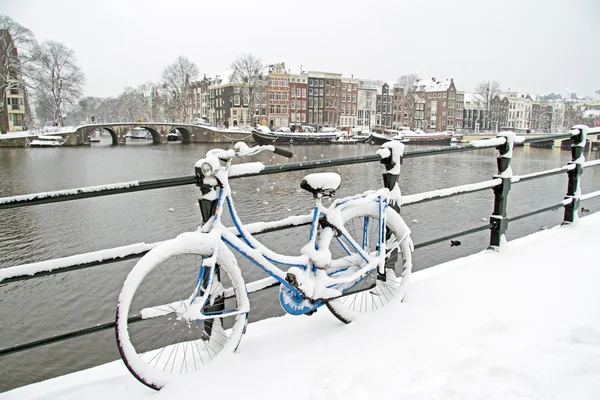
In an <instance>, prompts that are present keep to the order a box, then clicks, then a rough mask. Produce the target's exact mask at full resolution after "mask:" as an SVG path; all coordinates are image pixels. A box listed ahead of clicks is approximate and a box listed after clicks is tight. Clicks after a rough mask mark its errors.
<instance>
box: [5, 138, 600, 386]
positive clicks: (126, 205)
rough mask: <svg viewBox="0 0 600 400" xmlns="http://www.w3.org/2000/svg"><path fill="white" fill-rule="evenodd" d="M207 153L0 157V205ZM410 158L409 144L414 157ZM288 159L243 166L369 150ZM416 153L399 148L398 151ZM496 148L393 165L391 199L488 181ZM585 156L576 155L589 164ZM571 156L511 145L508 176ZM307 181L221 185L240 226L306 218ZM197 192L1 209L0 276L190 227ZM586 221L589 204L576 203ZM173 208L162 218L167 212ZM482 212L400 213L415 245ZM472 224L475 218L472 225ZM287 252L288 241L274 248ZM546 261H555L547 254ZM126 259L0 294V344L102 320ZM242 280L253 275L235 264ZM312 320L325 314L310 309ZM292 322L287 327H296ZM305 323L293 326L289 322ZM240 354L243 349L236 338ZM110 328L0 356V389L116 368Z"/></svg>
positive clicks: (540, 194) (481, 198)
mask: <svg viewBox="0 0 600 400" xmlns="http://www.w3.org/2000/svg"><path fill="white" fill-rule="evenodd" d="M209 148H210V146H208V145H198V144H193V145H181V144H180V143H168V144H167V145H160V146H153V145H150V144H149V143H131V144H128V145H126V146H119V147H112V146H110V145H109V140H108V138H102V142H101V143H99V144H94V145H92V146H91V147H89V148H49V149H21V148H0V182H1V183H0V197H5V196H13V195H21V194H29V193H37V192H44V191H53V190H59V189H72V188H77V187H84V186H93V185H102V184H109V183H117V182H126V181H131V180H139V181H144V180H152V179H161V178H168V177H179V176H189V175H192V174H193V173H194V163H195V162H196V161H197V160H198V159H199V158H202V157H203V156H204V154H205V153H206V151H207V150H208V149H209ZM417 148H421V147H417ZM289 149H291V150H292V151H293V152H294V154H295V157H294V158H293V159H292V160H290V161H288V160H287V159H284V158H282V157H279V156H277V155H273V154H270V153H262V154H260V155H259V156H257V157H254V158H253V159H251V160H248V161H262V162H263V163H265V164H276V163H287V162H297V161H303V160H315V159H325V158H339V157H349V156H355V155H361V154H374V152H375V151H376V150H377V149H378V147H377V146H371V145H366V144H365V145H362V144H361V145H354V146H353V145H346V146H344V145H322V146H292V147H289ZM412 149H415V148H414V147H410V146H407V150H412ZM495 156H496V152H495V150H491V149H487V150H478V151H473V152H460V153H454V154H443V155H437V156H430V157H421V158H411V159H407V160H405V162H404V164H403V167H402V173H401V178H400V184H401V188H402V193H404V194H414V193H419V192H423V191H427V190H434V189H440V188H444V187H451V186H456V185H462V184H467V183H474V182H479V181H483V180H488V179H491V177H492V176H493V175H494V173H495V171H496V160H495ZM598 157H599V156H598V153H596V152H592V153H588V154H587V155H586V158H587V159H588V160H592V159H596V158H598ZM569 160H570V152H567V151H561V150H559V149H553V150H548V149H536V148H529V147H524V148H517V149H516V151H515V155H514V158H513V162H512V168H513V171H514V173H515V174H526V173H531V172H537V171H542V170H546V169H550V168H556V167H559V166H561V165H563V164H565V163H566V162H567V161H569ZM328 170H329V171H336V172H339V173H340V174H341V175H342V187H341V189H340V190H339V191H338V197H340V196H344V195H348V194H353V193H356V192H359V191H364V190H366V189H376V188H378V187H380V186H381V173H382V166H381V165H380V164H379V163H369V164H359V165H351V166H342V167H334V168H330V169H328ZM310 172H315V171H309V172H307V171H300V172H291V173H287V174H285V175H269V176H263V177H256V178H245V179H237V180H234V181H232V187H233V191H234V200H235V204H236V208H237V211H238V212H239V214H240V215H241V217H242V220H243V221H244V222H246V223H250V222H256V221H270V220H273V219H279V218H283V217H286V216H289V215H297V214H307V213H309V212H310V208H311V206H312V204H313V199H312V196H311V195H310V194H308V193H306V192H304V191H301V190H300V189H299V184H300V181H301V180H302V177H303V176H304V175H306V174H308V173H310ZM566 182H567V181H566V175H560V176H554V177H549V178H544V179H539V180H534V181H531V182H527V183H520V184H515V185H513V188H512V190H511V194H510V197H509V207H508V213H509V216H510V215H513V216H514V215H518V214H522V213H524V212H527V211H531V210H535V209H537V208H541V207H544V206H549V205H552V204H555V203H557V202H559V201H561V200H562V199H563V196H564V193H565V192H566V187H567V183H566ZM598 189H600V168H587V169H585V170H584V175H583V182H582V191H583V193H587V192H590V191H594V190H598ZM198 193H199V191H198V189H197V188H196V187H195V186H194V185H189V186H184V187H178V188H166V189H158V190H152V191H146V192H138V193H132V194H121V195H114V196H106V197H102V198H93V199H85V200H77V201H69V202H64V203H57V204H46V205H39V206H33V207H25V208H18V209H10V210H0V268H5V267H9V266H13V265H20V264H24V263H30V262H36V261H42V260H48V259H53V258H57V257H64V256H69V255H73V254H78V253H83V252H88V251H95V250H101V249H107V248H112V247H117V246H123V245H126V244H132V243H138V242H148V243H150V242H155V241H159V240H165V239H169V238H172V237H174V236H176V235H177V234H179V233H181V232H185V231H189V230H195V229H196V228H197V227H198V226H199V224H200V212H199V210H198V205H197V196H198ZM583 205H584V206H585V207H586V208H588V209H590V210H591V211H592V212H593V211H597V210H599V209H600V201H599V200H598V199H594V200H589V201H586V202H585V203H584V204H583ZM169 209H173V211H172V212H171V211H169ZM492 209H493V195H492V191H491V190H489V191H484V192H478V193H474V194H470V195H461V196H457V197H452V198H449V199H445V200H437V201H433V202H428V203H424V204H419V205H414V206H407V207H405V208H403V210H402V215H403V217H404V218H405V220H406V221H407V223H408V225H409V226H410V227H411V229H412V231H413V240H414V241H415V243H419V242H423V241H426V240H430V239H433V238H436V237H440V236H443V235H446V234H448V233H452V232H458V231H460V230H463V229H468V228H474V227H477V226H480V225H482V224H486V223H487V219H489V216H490V214H491V213H492ZM562 217H563V211H562V209H561V210H557V211H550V212H547V213H543V214H539V215H536V216H533V217H531V218H526V219H523V220H519V221H516V222H513V223H511V224H510V226H509V230H508V233H507V237H508V239H509V240H511V239H515V238H518V237H521V236H524V235H526V234H529V233H532V232H536V231H538V230H539V229H541V228H542V227H550V226H554V225H557V224H559V223H560V222H561V221H562ZM483 219H486V221H484V220H483ZM259 238H260V239H261V240H263V241H264V242H265V243H267V244H268V245H269V246H270V247H272V248H273V249H274V250H276V251H280V252H282V253H291V254H298V253H299V249H300V248H301V246H302V244H304V242H305V241H306V240H307V230H306V228H296V229H292V230H289V231H284V232H277V233H270V234H265V235H261V236H260V237H259ZM460 240H461V242H462V245H461V246H460V247H452V248H451V247H450V246H449V242H448V243H445V242H444V243H440V244H437V245H433V246H429V247H425V248H421V249H418V250H417V251H416V252H415V254H414V257H413V258H414V263H415V269H416V270H418V269H422V268H426V267H430V266H432V265H436V264H439V263H441V262H445V261H448V260H451V259H454V258H457V257H462V256H465V255H468V254H473V253H475V252H478V251H481V250H483V249H485V248H486V247H487V244H488V241H489V232H487V231H484V232H481V233H478V234H474V235H469V236H465V237H461V238H460ZM288 242H289V243H292V245H289V244H287V245H286V243H288ZM556 251H567V249H557V250H556ZM135 262H136V261H135V260H131V261H126V262H121V263H114V264H109V265H106V266H100V267H96V268H93V269H88V270H85V271H74V272H71V273H65V274H60V275H57V276H51V277H45V278H39V279H31V280H28V281H24V282H18V283H13V284H4V285H2V284H0V348H6V347H9V346H12V345H15V344H19V343H25V342H30V341H33V340H38V339H42V338H45V337H48V336H51V335H56V334H62V333H65V332H68V331H71V330H76V329H81V328H86V327H90V326H94V325H96V324H102V323H106V322H109V321H112V320H114V314H115V306H116V303H117V297H118V293H119V290H120V287H121V285H122V282H123V280H124V279H125V276H126V275H127V273H128V272H129V270H130V269H131V267H133V265H134V264H135ZM240 264H241V265H242V270H243V273H244V276H245V278H246V281H247V282H251V281H253V280H255V279H258V278H261V277H263V276H265V274H264V273H263V272H261V271H260V270H258V269H257V268H255V267H252V266H249V265H248V263H247V262H245V260H240ZM251 304H252V312H251V320H252V321H256V320H258V319H262V318H266V317H269V316H275V315H281V314H282V311H281V308H280V306H279V303H278V300H277V291H276V289H269V290H266V291H264V292H261V293H258V294H254V295H251ZM322 312H326V310H323V311H322ZM299 318H300V317H299ZM301 318H306V317H301ZM242 345H243V342H242ZM118 358H119V355H118V350H117V347H116V344H115V341H114V332H113V331H112V330H110V331H106V332H103V333H99V334H93V335H88V336H84V337H80V338H77V339H74V340H69V341H64V342H61V343H57V344H53V345H50V346H44V347H40V348H36V349H32V350H28V351H24V352H20V353H16V354H12V355H8V356H4V357H1V358H0V377H2V378H1V379H0V392H2V391H6V390H9V389H11V388H15V387H18V386H22V385H26V384H28V383H32V382H37V381H40V380H44V379H48V378H51V377H54V376H58V375H63V374H65V373H68V372H72V371H77V370H81V369H84V368H88V367H91V366H94V365H98V364H101V363H105V362H108V361H112V360H115V359H118Z"/></svg>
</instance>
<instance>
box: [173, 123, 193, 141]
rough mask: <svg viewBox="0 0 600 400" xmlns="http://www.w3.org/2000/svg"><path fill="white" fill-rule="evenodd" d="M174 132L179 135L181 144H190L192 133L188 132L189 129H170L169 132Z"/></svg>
mask: <svg viewBox="0 0 600 400" xmlns="http://www.w3.org/2000/svg"><path fill="white" fill-rule="evenodd" d="M176 130H177V131H178V132H179V133H180V134H181V143H184V144H188V143H192V132H191V131H190V129H189V128H188V127H185V126H174V127H173V129H171V132H175V131H176ZM171 132H169V133H171Z"/></svg>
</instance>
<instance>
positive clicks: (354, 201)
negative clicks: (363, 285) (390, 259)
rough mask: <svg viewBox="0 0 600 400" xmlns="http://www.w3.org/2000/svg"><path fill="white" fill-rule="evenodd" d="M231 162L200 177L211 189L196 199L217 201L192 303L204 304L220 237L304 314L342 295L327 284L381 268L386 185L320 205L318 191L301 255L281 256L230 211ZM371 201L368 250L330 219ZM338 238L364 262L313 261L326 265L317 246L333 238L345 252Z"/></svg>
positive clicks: (286, 304)
mask: <svg viewBox="0 0 600 400" xmlns="http://www.w3.org/2000/svg"><path fill="white" fill-rule="evenodd" d="M230 167H231V158H229V159H227V160H226V167H225V168H224V169H223V170H220V171H219V172H217V173H216V174H215V175H214V176H213V177H203V178H202V177H201V178H202V179H203V183H208V184H209V185H210V186H211V187H212V191H210V192H209V193H207V194H204V195H203V196H202V197H201V199H202V198H204V199H211V200H213V199H214V197H215V195H216V198H217V200H216V207H215V209H214V211H215V212H214V215H213V216H212V217H211V218H210V219H209V220H208V221H206V222H205V224H204V225H203V227H202V232H203V233H205V234H207V237H212V240H214V241H215V243H214V246H213V249H214V253H213V255H212V256H211V257H208V258H206V259H204V260H203V264H202V269H204V271H201V273H200V274H199V276H198V282H197V285H196V291H195V293H194V294H193V295H192V297H191V298H190V299H191V300H192V299H196V302H197V303H198V302H199V303H200V307H202V306H203V305H204V303H205V302H206V299H207V298H208V296H209V293H210V292H211V290H212V285H213V279H212V277H213V275H214V270H215V264H216V259H217V254H218V249H219V246H218V245H217V243H216V242H217V241H219V240H220V241H223V242H225V243H226V244H227V245H229V246H230V247H231V248H233V249H234V250H236V252H238V253H239V254H241V255H242V256H244V257H245V258H247V259H248V260H250V261H251V262H252V263H253V264H255V265H256V266H258V267H259V268H261V269H262V270H263V271H265V272H266V273H267V274H269V275H270V276H271V277H273V278H274V279H275V280H277V281H278V282H279V283H280V284H281V287H280V301H281V305H282V307H283V308H284V309H285V310H286V311H287V312H288V313H291V314H305V313H307V312H310V311H312V310H314V309H316V308H318V307H320V306H322V305H323V304H325V302H326V301H327V300H330V299H333V298H337V297H341V296H343V295H344V292H340V291H338V290H336V289H332V287H333V286H336V285H340V284H346V285H347V288H346V290H345V291H347V290H349V289H351V288H352V287H354V285H356V284H357V283H358V282H360V281H361V280H362V279H364V278H365V277H366V276H367V275H368V274H369V273H371V272H372V271H373V270H374V269H375V268H378V271H379V272H380V273H383V268H384V263H385V254H386V240H385V236H384V229H385V211H386V208H387V207H388V203H389V190H388V189H380V190H378V191H368V192H365V193H362V194H359V195H355V196H349V197H346V198H343V199H340V200H336V201H334V202H333V203H332V204H331V205H330V206H329V207H324V206H323V205H322V202H321V197H320V196H317V199H316V204H315V206H314V208H313V213H312V215H313V217H312V222H311V227H310V233H309V241H308V244H307V245H305V246H304V247H303V249H302V254H301V255H299V256H286V255H283V254H279V253H276V252H274V251H272V250H270V249H268V248H267V247H266V246H264V245H263V244H262V243H260V242H259V241H258V240H257V239H256V238H254V237H253V236H252V234H251V233H249V232H248V231H247V230H246V228H245V227H244V224H243V223H242V222H241V220H240V218H239V216H238V214H237V212H236V210H235V206H234V204H233V199H232V196H231V188H230V185H229V171H230ZM212 178H215V179H212ZM373 201H376V202H377V204H378V205H379V206H378V210H379V211H378V212H379V219H378V221H379V222H378V235H377V236H378V237H377V254H376V255H372V254H368V253H367V252H366V251H365V250H364V249H365V248H366V245H367V243H366V237H365V235H364V232H363V240H362V243H357V242H356V241H355V240H354V239H353V238H352V236H351V235H349V234H348V232H347V231H346V229H345V228H344V226H343V223H341V222H340V223H335V221H336V220H337V221H340V218H338V217H339V213H340V212H341V211H342V210H345V209H348V208H351V207H356V208H358V207H360V206H361V205H364V204H366V203H369V202H373ZM225 206H227V207H228V209H229V215H230V216H231V219H232V221H233V224H234V226H235V228H236V229H237V231H238V232H239V234H240V237H238V236H236V235H235V234H234V233H232V232H231V231H230V230H229V229H227V228H226V227H224V226H223V225H222V223H221V219H222V216H223V212H224V209H225ZM336 214H337V215H336ZM319 226H323V229H322V230H321V232H320V233H318V229H319ZM365 228H366V223H365ZM217 234H218V236H217ZM340 237H341V238H343V239H344V240H345V241H346V242H347V243H348V245H349V246H351V247H352V250H354V251H355V252H357V253H358V254H359V255H360V257H361V258H362V259H363V260H364V261H365V262H366V264H365V265H364V266H363V267H362V268H361V269H359V270H358V271H355V272H352V273H350V274H344V273H343V272H344V271H343V270H341V269H340V270H328V269H324V268H326V267H327V266H328V265H318V264H319V263H321V264H323V263H324V264H328V262H331V255H329V259H327V257H326V256H324V255H323V253H322V252H320V249H321V248H322V247H328V245H329V242H330V241H331V240H332V239H333V238H335V239H336V240H338V241H339V242H340V244H341V245H342V248H344V250H345V251H346V252H347V253H348V254H350V251H349V248H348V245H346V244H345V243H344V242H342V241H341V240H340ZM323 258H324V260H323ZM275 264H281V265H286V266H288V267H290V269H289V270H288V272H284V271H283V270H282V269H281V268H279V267H277V266H276V265H275ZM205 269H209V271H208V274H207V275H208V282H206V281H204V283H203V279H205V278H203V277H206V275H205V274H206V270H205ZM290 271H294V272H296V278H298V279H300V280H301V281H302V282H301V283H302V284H303V286H304V287H303V290H301V289H300V288H299V285H298V284H296V285H294V284H293V283H292V282H290V281H289V273H290ZM334 275H335V276H334ZM286 277H288V278H286ZM201 287H202V288H204V290H203V291H204V293H203V295H201V297H199V298H196V296H197V295H198V293H199V291H200V288H201Z"/></svg>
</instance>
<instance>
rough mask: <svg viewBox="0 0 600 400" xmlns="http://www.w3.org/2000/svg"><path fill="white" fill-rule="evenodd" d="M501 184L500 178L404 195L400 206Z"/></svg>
mask: <svg viewBox="0 0 600 400" xmlns="http://www.w3.org/2000/svg"><path fill="white" fill-rule="evenodd" d="M500 184H502V180H501V179H499V178H496V179H492V180H489V181H483V182H478V183H470V184H468V185H462V186H454V187H451V188H447V189H438V190H431V191H429V192H423V193H417V194H409V195H402V197H401V199H400V204H401V205H406V204H412V203H416V202H419V201H422V200H425V199H435V198H438V197H446V196H450V195H453V194H458V193H469V192H474V191H477V190H481V189H486V188H493V187H494V186H498V185H500Z"/></svg>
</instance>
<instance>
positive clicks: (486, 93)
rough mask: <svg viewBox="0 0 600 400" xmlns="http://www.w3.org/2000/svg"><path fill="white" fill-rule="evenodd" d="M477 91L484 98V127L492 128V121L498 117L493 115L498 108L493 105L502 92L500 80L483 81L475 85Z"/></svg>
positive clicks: (486, 128)
mask: <svg viewBox="0 0 600 400" xmlns="http://www.w3.org/2000/svg"><path fill="white" fill-rule="evenodd" d="M475 93H476V94H477V95H479V96H480V97H481V98H482V100H483V101H482V102H483V107H484V110H485V118H484V126H483V129H485V130H489V129H491V121H496V120H497V119H498V116H497V115H492V114H493V113H494V112H495V111H494V110H495V109H496V108H494V107H492V101H493V100H494V98H495V97H496V96H497V95H499V94H500V83H499V82H498V81H483V82H481V83H479V84H478V85H477V86H475Z"/></svg>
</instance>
